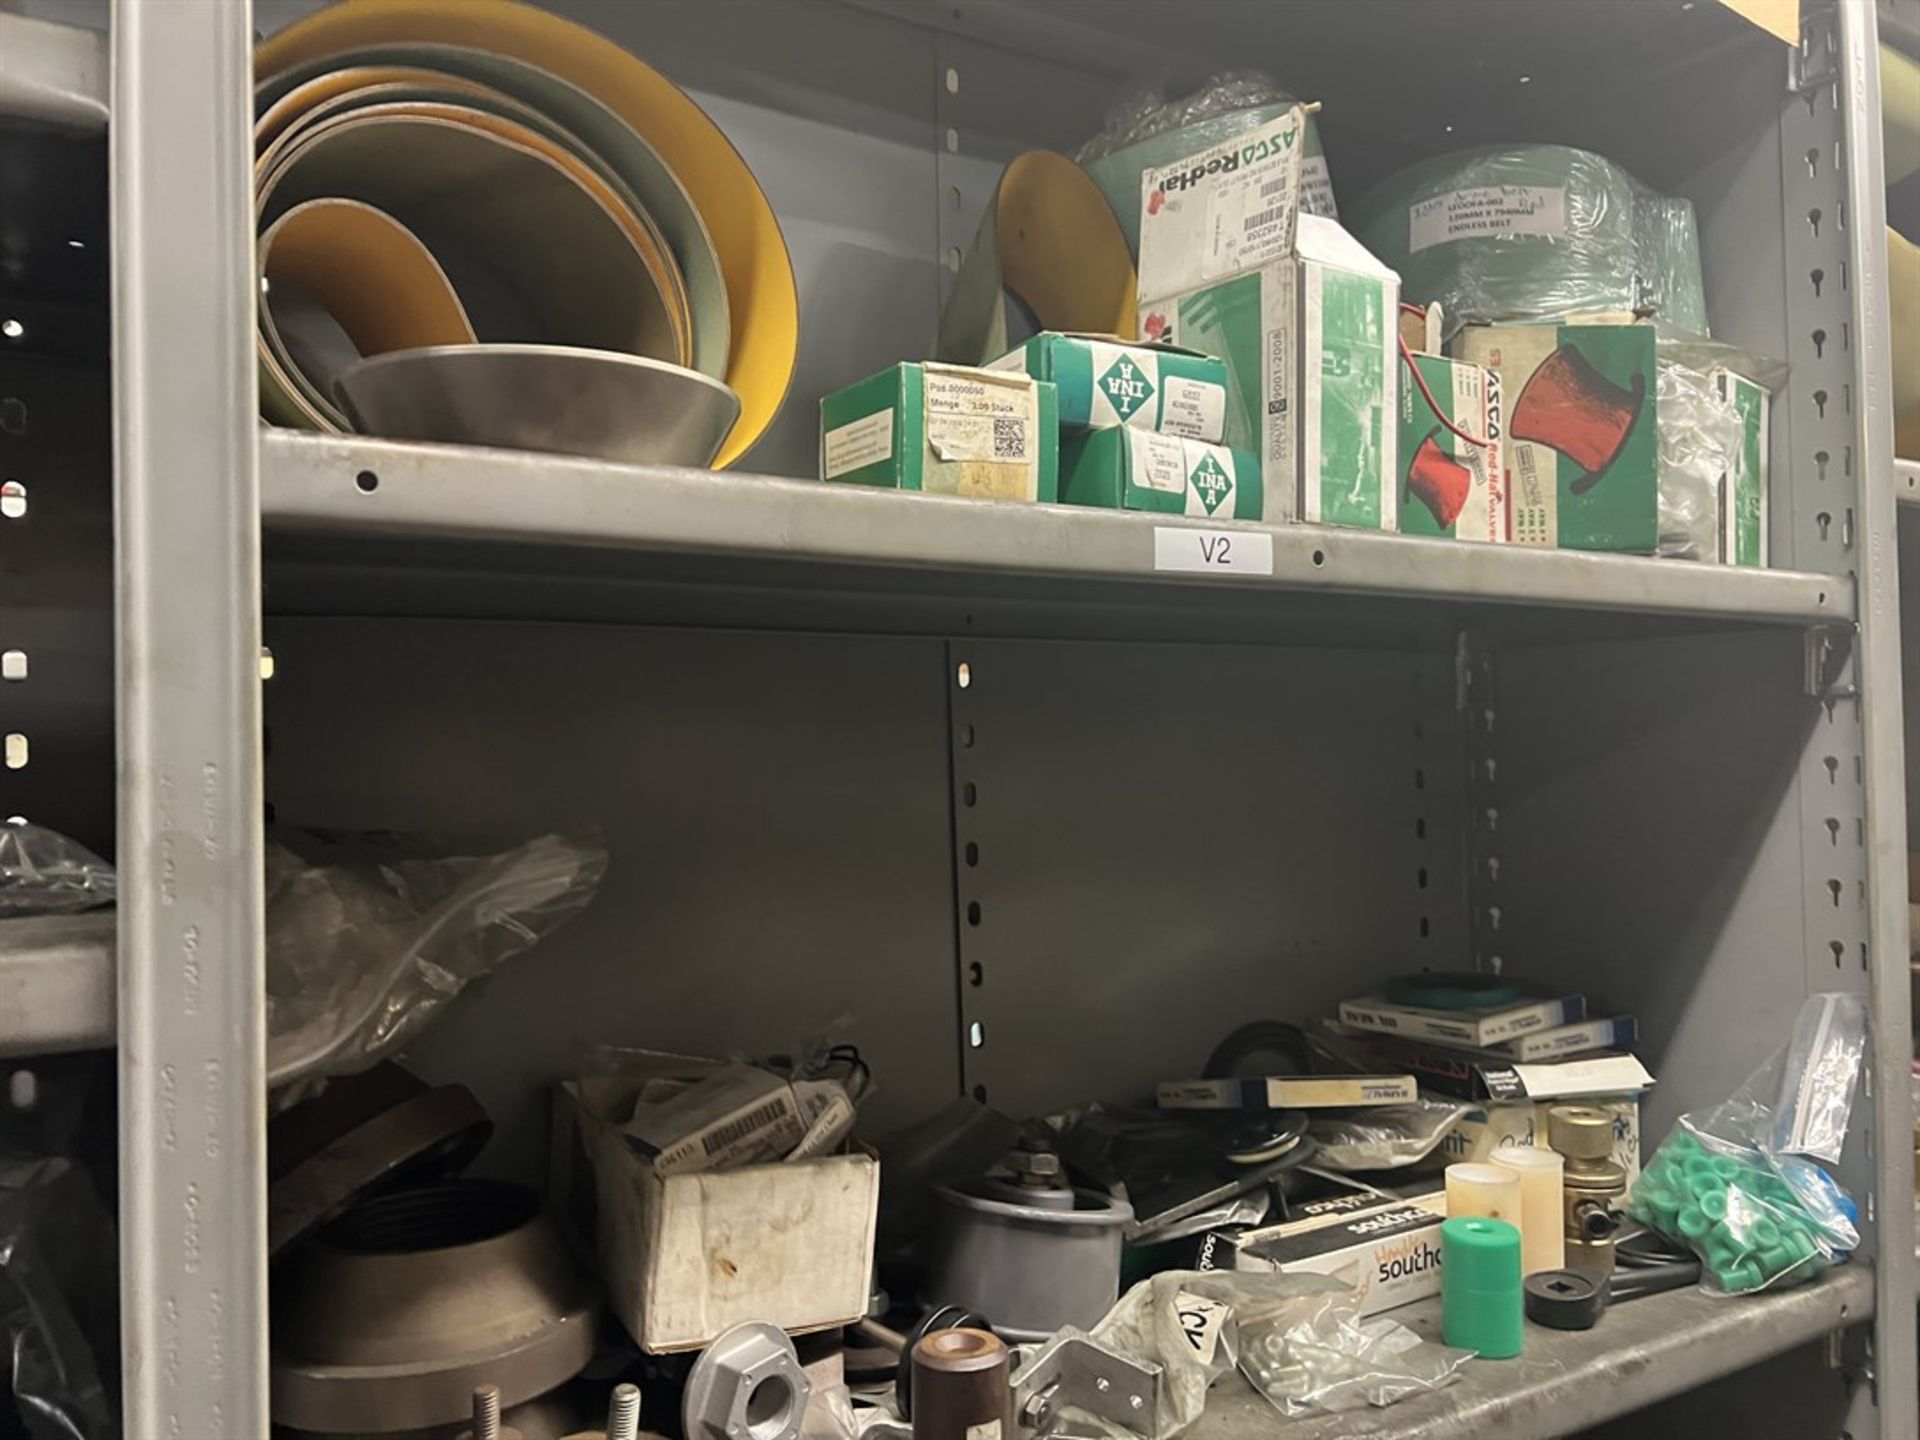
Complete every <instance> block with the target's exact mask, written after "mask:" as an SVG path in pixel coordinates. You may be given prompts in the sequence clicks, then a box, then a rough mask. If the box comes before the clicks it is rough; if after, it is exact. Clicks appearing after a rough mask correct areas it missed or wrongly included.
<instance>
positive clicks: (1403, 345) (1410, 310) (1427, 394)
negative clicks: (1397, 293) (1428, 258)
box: [1393, 300, 1487, 450]
mask: <svg viewBox="0 0 1920 1440" xmlns="http://www.w3.org/2000/svg"><path fill="white" fill-rule="evenodd" d="M1400 308H1401V309H1402V310H1403V311H1405V312H1406V313H1407V314H1409V315H1424V314H1426V313H1427V312H1426V311H1424V310H1422V309H1421V308H1420V307H1419V306H1418V305H1409V304H1408V303H1407V302H1406V301H1404V300H1403V301H1401V302H1400ZM1393 338H1394V340H1395V341H1396V342H1398V344H1399V346H1400V358H1401V359H1402V360H1404V361H1406V362H1407V373H1408V374H1409V375H1411V376H1413V383H1414V385H1415V386H1416V387H1418V389H1419V391H1420V398H1421V399H1423V400H1425V401H1426V402H1427V408H1428V409H1429V410H1431V411H1432V412H1433V418H1434V419H1436V420H1438V421H1439V422H1440V423H1441V424H1442V425H1444V426H1446V427H1447V429H1449V430H1451V431H1452V432H1453V433H1454V434H1455V435H1458V436H1459V437H1460V438H1461V439H1462V440H1464V441H1466V442H1467V444H1469V445H1471V446H1473V447H1474V449H1476V450H1484V449H1486V448H1487V442H1486V441H1485V440H1481V439H1478V438H1476V437H1475V436H1472V435H1469V434H1468V433H1467V432H1466V431H1464V430H1462V429H1461V428H1460V427H1459V426H1458V425H1456V424H1454V423H1453V421H1451V420H1449V419H1448V418H1447V417H1446V416H1445V415H1443V414H1442V413H1441V412H1440V402H1439V401H1438V400H1435V399H1434V398H1433V391H1431V390H1429V389H1428V388H1427V380H1426V377H1425V376H1424V375H1422V374H1421V373H1420V367H1419V366H1418V365H1415V364H1414V363H1413V351H1412V350H1410V349H1409V348H1407V341H1406V337H1405V336H1403V335H1401V334H1400V332H1399V329H1398V327H1395V330H1394V337H1393Z"/></svg>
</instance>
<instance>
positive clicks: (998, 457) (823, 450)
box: [820, 362, 1060, 500]
mask: <svg viewBox="0 0 1920 1440" xmlns="http://www.w3.org/2000/svg"><path fill="white" fill-rule="evenodd" d="M1059 432H1060V416H1059V405H1058V400H1057V397H1056V392H1055V390H1054V387H1053V386H1052V385H1051V384H1050V383H1048V382H1047V381H1045V380H1035V379H1032V378H1031V377H1029V376H1026V375H1021V374H1017V373H1009V372H1007V371H1004V370H974V369H969V368H968V367H966V366H964V365H935V364H932V363H930V362H929V363H926V364H921V363H918V362H908V363H906V364H902V365H895V366H894V367H892V368H891V369H889V370H882V371H881V372H880V373H879V374H878V375H872V376H869V377H868V378H867V379H865V380H862V381H860V383H859V384H857V385H849V386H848V387H847V388H846V389H844V390H836V391H835V392H834V393H833V394H831V395H829V396H827V397H826V398H825V399H824V400H822V401H821V402H820V478H821V479H823V480H838V481H843V482H846V483H848V484H854V485H879V486H886V487H890V488H892V489H896V490H923V491H925V492H926V493H928V494H930V495H964V496H967V497H969V498H971V499H978V500H1054V499H1057V498H1058V496H1059V488H1060V434H1059Z"/></svg>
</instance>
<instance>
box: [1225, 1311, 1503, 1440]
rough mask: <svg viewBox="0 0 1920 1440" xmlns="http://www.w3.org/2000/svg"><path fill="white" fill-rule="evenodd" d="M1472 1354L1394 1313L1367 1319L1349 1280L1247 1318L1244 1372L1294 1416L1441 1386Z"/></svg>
mask: <svg viewBox="0 0 1920 1440" xmlns="http://www.w3.org/2000/svg"><path fill="white" fill-rule="evenodd" d="M1472 1358H1473V1352H1472V1351H1471V1350H1457V1349H1454V1348H1452V1347H1450V1346H1446V1345H1439V1344H1435V1343H1434V1342H1433V1341H1431V1340H1422V1339H1421V1338H1420V1336H1419V1335H1417V1334H1415V1333H1414V1332H1413V1331H1412V1330H1410V1329H1408V1328H1407V1327H1406V1326H1405V1325H1402V1324H1401V1323H1400V1322H1399V1321H1397V1320H1395V1319H1393V1318H1392V1317H1391V1316H1390V1315H1376V1316H1374V1317H1372V1318H1371V1319H1366V1320H1363V1319H1361V1318H1360V1296H1359V1293H1358V1292H1357V1291H1355V1290H1353V1289H1350V1288H1348V1287H1346V1286H1341V1287H1339V1288H1337V1289H1333V1290H1328V1291H1323V1292H1319V1293H1315V1294H1310V1295H1302V1296H1299V1297H1297V1298H1295V1299H1292V1300H1289V1301H1286V1302H1284V1303H1282V1304H1276V1305H1271V1306H1268V1307H1267V1308H1266V1310H1265V1313H1262V1314H1250V1313H1243V1314H1242V1315H1241V1317H1240V1370H1241V1373H1242V1374H1244V1375H1245V1376H1246V1377H1247V1381H1248V1383H1249V1384H1251V1385H1252V1386H1253V1388H1254V1389H1255V1390H1257V1391H1259V1392H1260V1393H1261V1394H1262V1395H1264V1396H1265V1397H1266V1398H1267V1399H1268V1400H1270V1401H1271V1402H1272V1403H1273V1405H1274V1407H1275V1408H1276V1409H1278V1410H1279V1411H1280V1413H1281V1414H1282V1415H1285V1416H1287V1417H1288V1418H1290V1419H1292V1418H1297V1417H1299V1416H1302V1415H1311V1414H1315V1413H1319V1412H1326V1413H1329V1414H1335V1413H1338V1412H1340V1411H1343V1410H1359V1409H1362V1408H1363V1407H1366V1406H1375V1407H1379V1406H1386V1405H1391V1404H1393V1403H1394V1402H1395V1401H1396V1400H1404V1399H1405V1398H1406V1397H1407V1396H1409V1395H1419V1394H1424V1393H1425V1392H1427V1391H1429V1390H1438V1389H1439V1388H1440V1387H1441V1386H1443V1385H1448V1384H1451V1383H1452V1382H1453V1379H1454V1377H1455V1376H1456V1375H1458V1374H1459V1373H1460V1367H1461V1366H1462V1365H1464V1364H1466V1363H1467V1361H1469V1360H1471V1359H1472Z"/></svg>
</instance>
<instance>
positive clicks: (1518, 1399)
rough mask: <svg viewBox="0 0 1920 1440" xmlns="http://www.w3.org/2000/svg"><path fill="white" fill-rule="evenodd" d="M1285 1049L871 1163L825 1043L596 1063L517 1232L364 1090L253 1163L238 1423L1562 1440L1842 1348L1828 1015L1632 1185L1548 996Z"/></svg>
mask: <svg viewBox="0 0 1920 1440" xmlns="http://www.w3.org/2000/svg"><path fill="white" fill-rule="evenodd" d="M460 928H461V927H460V926H458V925H453V926H450V927H449V929H450V932H451V931H458V930H459V929H460ZM471 940H472V937H471V936H467V937H464V938H463V939H457V938H454V937H453V936H452V935H451V934H450V935H449V936H448V937H446V938H443V939H441V940H440V941H438V942H437V943H439V944H456V945H458V944H471ZM435 943H436V942H434V941H428V942H426V943H425V944H424V945H423V948H422V951H421V954H420V955H419V957H418V958H419V959H420V960H421V961H422V962H424V963H431V958H432V948H433V946H434V944H435ZM1300 1020H1301V1021H1302V1022H1303V1023H1294V1022H1292V1021H1258V1022H1254V1023H1251V1024H1248V1025H1245V1026H1242V1027H1240V1028H1239V1029H1236V1030H1234V1031H1233V1032H1232V1033H1230V1034H1228V1035H1227V1036H1226V1037H1224V1039H1223V1040H1222V1041H1221V1043H1220V1044H1219V1046H1218V1047H1217V1048H1216V1049H1215V1050H1214V1052H1213V1053H1212V1054H1211V1055H1210V1056H1207V1057H1202V1058H1201V1060H1200V1063H1199V1064H1197V1065H1196V1067H1195V1068H1196V1070H1197V1072H1198V1073H1197V1074H1195V1075H1192V1076H1172V1077H1168V1078H1166V1079H1164V1080H1162V1081H1160V1082H1158V1083H1157V1084H1156V1085H1154V1086H1152V1087H1143V1091H1142V1093H1141V1094H1139V1095H1137V1096H1134V1097H1131V1098H1130V1099H1127V1100H1126V1103H1114V1102H1111V1101H1108V1100H1104V1099H1101V1100H1095V1099H1092V1098H1090V1099H1089V1101H1088V1103H1086V1104H1084V1105H1081V1106H1076V1107H1073V1108H1071V1109H1068V1110H1065V1111H1061V1112H1059V1113H1054V1114H1048V1115H1035V1116H1012V1115H1007V1114H1003V1113H1001V1112H999V1111H997V1110H995V1109H994V1108H992V1107H991V1106H989V1105H987V1104H985V1103H983V1102H981V1101H979V1100H976V1099H974V1098H971V1097H962V1098H958V1099H955V1100H954V1101H952V1102H950V1103H948V1104H947V1105H945V1106H944V1107H942V1108H940V1109H938V1110H937V1111H936V1112H935V1113H933V1114H930V1115H928V1116H926V1117H925V1118H924V1119H922V1120H921V1121H919V1122H917V1123H914V1124H912V1125H909V1126H907V1127H906V1128H905V1129H901V1130H896V1131H894V1132H893V1133H890V1134H886V1135H882V1136H879V1137H876V1138H875V1139H874V1140H873V1141H872V1142H871V1143H870V1142H869V1141H868V1140H866V1139H863V1138H860V1134H861V1130H862V1126H861V1115H862V1101H863V1099H864V1098H865V1097H866V1096H867V1095H868V1094H869V1093H870V1092H871V1091H872V1090H873V1089H874V1087H875V1084H876V1077H875V1076H873V1075H872V1074H871V1073H870V1071H869V1068H868V1066H867V1064H866V1062H865V1061H863V1060H862V1058H861V1056H860V1054H859V1052H858V1051H857V1050H856V1049H855V1048H853V1047H852V1046H849V1045H831V1044H819V1045H815V1046H812V1047H810V1048H807V1049H804V1050H801V1051H798V1052H796V1053H793V1054H788V1055H778V1056H772V1055H767V1056H759V1057H756V1058H753V1059H746V1058H741V1057H719V1056H712V1057H702V1056H689V1055H676V1054H668V1053H661V1052H656V1051H648V1050H618V1049H608V1048H602V1049H599V1050H596V1051H593V1052H591V1053H590V1054H588V1055H586V1056H584V1057H583V1059H582V1062H581V1064H580V1066H579V1069H578V1072H577V1073H575V1074H573V1075H570V1076H565V1077H560V1078H559V1079H558V1082H557V1084H556V1086H555V1088H554V1091H553V1124H552V1132H551V1142H552V1143H551V1150H550V1163H549V1173H548V1175H547V1187H546V1197H545V1202H544V1203H543V1202H542V1200H541V1198H540V1196H539V1194H538V1193H537V1192H536V1191H535V1190H534V1189H531V1188H527V1187H525V1186H522V1185H519V1184H514V1183H509V1182H507V1181H503V1180H495V1179H485V1178H473V1177H472V1176H470V1175H469V1173H468V1172H469V1169H470V1167H472V1166H474V1165H475V1163H476V1162H477V1161H479V1160H480V1159H481V1157H482V1155H483V1152H484V1149H485V1146H486V1144H487V1141H488V1138H489V1136H490V1134H491V1129H492V1122H491V1121H490V1119H489V1118H488V1116H487V1114H486V1113H485V1111H484V1110H483V1108H482V1107H481V1105H480V1104H479V1102H478V1101H477V1100H476V1099H475V1097H474V1096H473V1095H472V1094H471V1093H470V1092H469V1091H468V1090H467V1089H466V1088H465V1087H463V1086H460V1085H457V1084H456V1085H443V1086H439V1087H429V1086H428V1085H426V1084H425V1083H424V1082H422V1081H421V1080H419V1079H417V1078H415V1077H414V1076H412V1075H410V1074H409V1073H408V1072H407V1071H406V1070H405V1069H403V1068H402V1067H401V1066H400V1065H398V1064H396V1063H394V1062H393V1061H391V1060H384V1059H383V1060H380V1061H378V1063H376V1064H374V1065H373V1066H372V1068H370V1069H364V1070H360V1071H359V1072H358V1073H351V1074H346V1075H344V1076H342V1077H341V1078H337V1079H334V1080H333V1081H331V1082H330V1083H328V1084H327V1085H325V1086H324V1087H323V1088H321V1089H319V1091H318V1093H317V1094H313V1095H311V1096H310V1097H309V1098H305V1099H303V1100H300V1101H299V1102H298V1103H295V1104H292V1105H291V1106H289V1107H287V1108H285V1109H283V1110H281V1111H280V1113H278V1114H277V1116H276V1117H275V1119H274V1120H273V1122H272V1126H271V1129H270V1134H269V1141H270V1147H271V1148H270V1153H271V1172H272V1174H273V1176H274V1180H273V1183H272V1187H271V1192H270V1213H271V1217H272V1228H273V1235H274V1240H273V1244H274V1253H275V1263H274V1269H273V1273H272V1288H273V1300H274V1309H273V1415H274V1420H275V1423H276V1425H278V1426H281V1427H284V1428H285V1431H286V1433H287V1434H289V1435H307V1434H311V1435H327V1436H336V1435H347V1434H353V1435H361V1434H396V1435H398V1434H405V1435H432V1436H441V1435H445V1436H449V1437H451V1436H454V1435H469V1434H470V1435H475V1436H478V1435H493V1434H499V1435H510V1436H521V1437H536V1436H539V1437H555V1440H558V1437H562V1436H565V1437H570V1440H585V1437H589V1436H602V1437H604V1436H624V1437H629V1440H631V1437H634V1436H636V1435H637V1434H638V1433H640V1427H641V1426H642V1425H643V1424H644V1425H645V1426H646V1427H648V1430H649V1433H651V1432H653V1431H664V1432H667V1433H673V1432H675V1431H676V1430H677V1431H678V1432H679V1433H680V1434H682V1435H684V1436H685V1437H687V1440H802V1437H806V1440H816V1437H829V1440H851V1437H854V1436H858V1435H861V1434H865V1433H868V1432H874V1433H875V1434H877V1435H884V1436H888V1437H893V1436H905V1435H907V1434H909V1433H911V1434H913V1435H917V1436H921V1437H942V1440H945V1437H956V1440H957V1437H962V1436H971V1437H992V1436H1000V1437H1004V1440H1013V1437H1014V1436H1016V1435H1018V1434H1027V1435H1031V1436H1062V1437H1065V1436H1086V1435H1103V1436H1108V1437H1113V1440H1173V1437H1175V1436H1178V1435H1181V1434H1183V1433H1188V1432H1191V1433H1193V1434H1194V1435H1198V1436H1224V1435H1236V1436H1237V1435H1239V1434H1241V1433H1242V1432H1251V1431H1252V1430H1254V1429H1256V1428H1260V1429H1264V1428H1268V1427H1273V1426H1280V1427H1282V1428H1283V1430H1284V1432H1285V1433H1289V1434H1293V1435H1296V1436H1300V1437H1313V1440H1330V1437H1332V1436H1336V1435H1338V1436H1352V1435H1380V1436H1388V1435H1405V1436H1408V1437H1413V1436H1419V1437H1426V1440H1433V1437H1438V1436H1444V1435H1462V1436H1464V1435H1468V1434H1473V1435H1483V1434H1521V1433H1524V1434H1546V1433H1561V1432H1563V1431H1565V1430H1567V1429H1570V1428H1572V1427H1574V1426H1576V1425H1578V1424H1581V1423H1586V1422H1589V1421H1592V1420H1594V1419H1600V1418H1605V1417H1606V1416H1608V1415H1612V1414H1616V1413H1620V1412H1623V1411H1625V1410H1629V1409H1632V1408H1634V1407H1635V1406H1638V1405H1641V1404H1645V1403H1650V1402H1651V1401H1653V1400H1656V1399H1659V1398H1661V1397H1662V1396H1663V1395H1665V1394H1669V1393H1673V1392H1675V1391H1677V1390H1679V1389H1682V1388H1685V1387H1686V1386H1688V1385H1690V1384H1693V1383H1698V1382H1699V1381H1701V1380H1703V1379H1706V1378H1711V1377H1713V1376H1716V1375H1718V1374H1722V1373H1727V1372H1729V1371H1731V1370H1732V1369H1735V1368H1738V1367H1739V1366H1741V1365H1743V1364H1746V1363H1750V1362H1752V1361H1753V1360H1756V1359H1759V1358H1761V1357H1763V1356H1764V1355H1766V1354H1769V1353H1772V1352H1773V1351H1776V1350H1784V1349H1787V1348H1790V1347H1791V1346H1793V1345H1795V1344H1796V1343H1798V1342H1800V1341H1802V1340H1805V1339H1808V1338H1812V1337H1815V1336H1819V1335H1822V1334H1827V1333H1831V1332H1833V1331H1835V1330H1838V1329H1840V1328H1843V1327H1844V1326H1845V1325H1847V1324H1848V1323H1851V1322H1855V1321H1858V1320H1860V1319H1862V1318H1864V1317H1865V1316H1866V1315H1868V1314H1870V1312H1871V1310H1872V1304H1873V1300H1872V1285H1871V1275H1870V1271H1869V1270H1868V1269H1867V1267H1864V1266H1859V1265H1853V1264H1850V1263H1849V1257H1850V1254H1851V1251H1852V1250H1853V1249H1854V1248H1855V1247H1856V1246H1857V1245H1858V1243H1859V1241H1858V1237H1857V1234H1856V1232H1855V1223H1854V1222H1855V1217H1856V1212H1855V1209H1854V1200H1853V1198H1852V1197H1851V1196H1849V1195H1848V1194H1847V1193H1846V1191H1845V1190H1844V1189H1842V1187H1841V1186H1840V1185H1839V1184H1838V1182H1837V1181H1836V1180H1835V1179H1834V1178H1833V1176H1832V1174H1831V1173H1830V1169H1829V1167H1830V1166H1832V1165H1833V1164H1834V1163H1835V1162H1836V1161H1837V1160H1838V1158H1839V1155H1840V1150H1841V1147H1842V1146H1843V1144H1844V1143H1845V1140H1846V1136H1847V1131H1848V1124H1849V1119H1850V1113H1851V1108H1852V1103H1853V1096H1854V1091H1855V1088H1856V1084H1857V1080H1858V1074H1859V1070H1860V1066H1861V1063H1862V1057H1863V1054H1864V1048H1865V1032H1866V1023H1865V1014H1864V1007H1863V1004H1862V1002H1861V1000H1860V999H1859V997H1857V996H1854V995H1845V994H1831V995H1817V996H1814V997H1812V998H1811V999H1809V1000H1808V1001H1807V1002H1806V1004H1805V1006H1804V1007H1803V1009H1802V1011H1801V1013H1800V1015H1799V1017H1798V1020H1797V1022H1796V1024H1795V1026H1794V1029H1793V1032H1792V1034H1791V1035H1790V1036H1780V1037H1775V1038H1776V1039H1777V1040H1778V1041H1779V1048H1778V1049H1777V1050H1776V1051H1775V1052H1774V1054H1773V1055H1772V1056H1771V1057H1770V1058H1769V1057H1767V1056H1765V1055H1763V1054H1756V1056H1755V1057H1754V1058H1755V1064H1756V1068H1755V1070H1754V1073H1753V1075H1752V1077H1751V1078H1750V1079H1749V1080H1748V1081H1747V1082H1746V1084H1744V1085H1743V1086H1741V1087H1740V1088H1739V1090H1738V1091H1736V1093H1734V1094H1733V1095H1731V1096H1729V1097H1727V1098H1726V1099H1725V1100H1724V1101H1722V1102H1720V1103H1718V1104H1716V1105H1713V1106H1711V1107H1709V1108H1706V1109H1701V1110H1695V1111H1690V1112H1688V1113H1687V1114H1685V1115H1684V1116H1683V1117H1682V1118H1681V1120H1680V1122H1679V1123H1678V1125H1677V1126H1675V1128H1674V1129H1673V1131H1672V1133H1671V1134H1669V1135H1668V1136H1666V1137H1665V1138H1664V1139H1663V1140H1662V1141H1661V1142H1660V1144H1659V1145H1658V1146H1657V1147H1656V1148H1654V1149H1653V1150H1652V1151H1651V1153H1650V1154H1648V1155H1646V1156H1645V1157H1644V1158H1643V1156H1642V1152H1641V1141H1640V1130H1639V1106H1640V1098H1641V1095H1642V1094H1643V1093H1644V1092H1645V1090H1646V1089H1647V1088H1648V1087H1649V1086H1650V1085H1651V1084H1652V1083H1653V1077H1652V1076H1651V1075H1650V1074H1649V1073H1648V1071H1647V1070H1646V1069H1645V1067H1644V1066H1642V1065H1641V1064H1640V1062H1639V1061H1638V1060H1637V1059H1636V1058H1635V1057H1634V1056H1633V1055H1632V1054H1631V1053H1630V1052H1629V1051H1628V1050H1626V1049H1625V1048H1624V1047H1625V1046H1626V1045H1629V1044H1631V1043H1633V1041H1634V1039H1635V1036H1636V1029H1637V1027H1636V1025H1635V1022H1634V1021H1633V1020H1632V1018H1631V1017H1629V1016H1626V1015H1622V1014H1601V1013H1596V1014H1594V1015H1592V1016H1589V1015H1588V1013H1587V998H1586V997H1585V996H1580V995H1560V994H1552V993H1548V992H1545V991H1540V990H1535V989H1532V988H1530V987H1528V986H1526V985H1524V984H1521V983H1515V982H1512V981H1509V980H1507V979H1505V978H1503V977H1500V976H1492V975H1483V974H1479V975H1464V974H1463V975H1453V974H1437V973H1421V974H1415V975H1406V976H1401V977H1399V978H1396V979H1393V980H1391V981H1389V982H1388V983H1386V984H1385V985H1384V986H1382V987H1381V990H1380V993H1378V994H1374V995H1368V996H1364V997H1357V998H1355V999H1354V1000H1352V1001H1350V1002H1348V1003H1346V1004H1343V1005H1342V1006H1340V1007H1339V1012H1338V1015H1337V1017H1300ZM1756 1040H1757V1043H1761V1044H1764V1043H1765V1041H1764V1039H1763V1038H1760V1037H1756ZM1396 1060H1397V1062H1398V1068H1396V1065H1395V1064H1394V1063H1390V1062H1394V1061H1396ZM882 1078H883V1077H882ZM1629 1365H1633V1366H1635V1367H1637V1373H1639V1374H1641V1375H1643V1376H1644V1382H1643V1383H1640V1384H1637V1385H1635V1386H1622V1385H1621V1384H1620V1383H1618V1382H1619V1377H1620V1376H1621V1375H1622V1374H1623V1373H1625V1372H1626V1369H1627V1367H1628V1366H1629ZM496 1427H498V1428H496Z"/></svg>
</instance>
